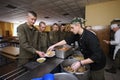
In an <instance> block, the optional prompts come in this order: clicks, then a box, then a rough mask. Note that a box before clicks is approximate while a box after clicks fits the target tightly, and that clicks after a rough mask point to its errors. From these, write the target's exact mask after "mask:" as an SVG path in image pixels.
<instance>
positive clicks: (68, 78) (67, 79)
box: [54, 73, 78, 80]
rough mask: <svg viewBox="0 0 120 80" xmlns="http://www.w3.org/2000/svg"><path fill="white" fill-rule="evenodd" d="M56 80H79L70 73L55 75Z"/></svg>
mask: <svg viewBox="0 0 120 80" xmlns="http://www.w3.org/2000/svg"><path fill="white" fill-rule="evenodd" d="M54 75H55V80H78V79H77V77H76V76H74V75H73V74H70V73H55V74H54Z"/></svg>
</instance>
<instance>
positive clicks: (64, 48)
mask: <svg viewBox="0 0 120 80" xmlns="http://www.w3.org/2000/svg"><path fill="white" fill-rule="evenodd" d="M68 49H69V48H68V47H62V48H59V50H62V51H67V50H68Z"/></svg>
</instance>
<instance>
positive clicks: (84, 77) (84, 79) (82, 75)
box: [60, 59, 90, 80]
mask: <svg viewBox="0 0 120 80" xmlns="http://www.w3.org/2000/svg"><path fill="white" fill-rule="evenodd" d="M75 61H77V60H75V59H66V60H64V61H63V62H62V63H61V64H60V66H61V69H62V70H63V72H67V73H71V74H74V75H75V76H76V77H77V78H78V79H79V80H88V78H89V70H90V67H89V65H85V67H86V71H83V72H69V71H66V70H65V69H64V67H67V66H71V65H72V64H73V63H74V62H75Z"/></svg>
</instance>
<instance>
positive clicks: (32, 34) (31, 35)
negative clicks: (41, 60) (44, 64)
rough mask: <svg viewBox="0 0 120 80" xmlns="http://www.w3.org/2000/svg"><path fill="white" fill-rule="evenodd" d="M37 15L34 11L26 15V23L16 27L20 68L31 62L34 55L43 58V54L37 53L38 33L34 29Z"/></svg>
mask: <svg viewBox="0 0 120 80" xmlns="http://www.w3.org/2000/svg"><path fill="white" fill-rule="evenodd" d="M36 19H37V14H36V13H35V12H34V11H29V12H28V13H27V22H25V23H23V24H21V25H19V26H18V28H17V31H18V37H19V41H20V54H19V59H18V66H22V65H24V64H25V63H27V62H29V61H33V60H34V59H35V57H36V55H39V56H40V57H44V52H41V51H38V33H39V31H38V30H37V29H36V28H35V27H34V23H35V22H36Z"/></svg>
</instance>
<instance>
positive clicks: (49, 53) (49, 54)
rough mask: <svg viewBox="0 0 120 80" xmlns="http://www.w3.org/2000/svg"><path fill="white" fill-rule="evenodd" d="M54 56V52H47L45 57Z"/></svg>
mask: <svg viewBox="0 0 120 80" xmlns="http://www.w3.org/2000/svg"><path fill="white" fill-rule="evenodd" d="M54 55H55V51H47V52H46V57H53V56H54Z"/></svg>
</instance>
